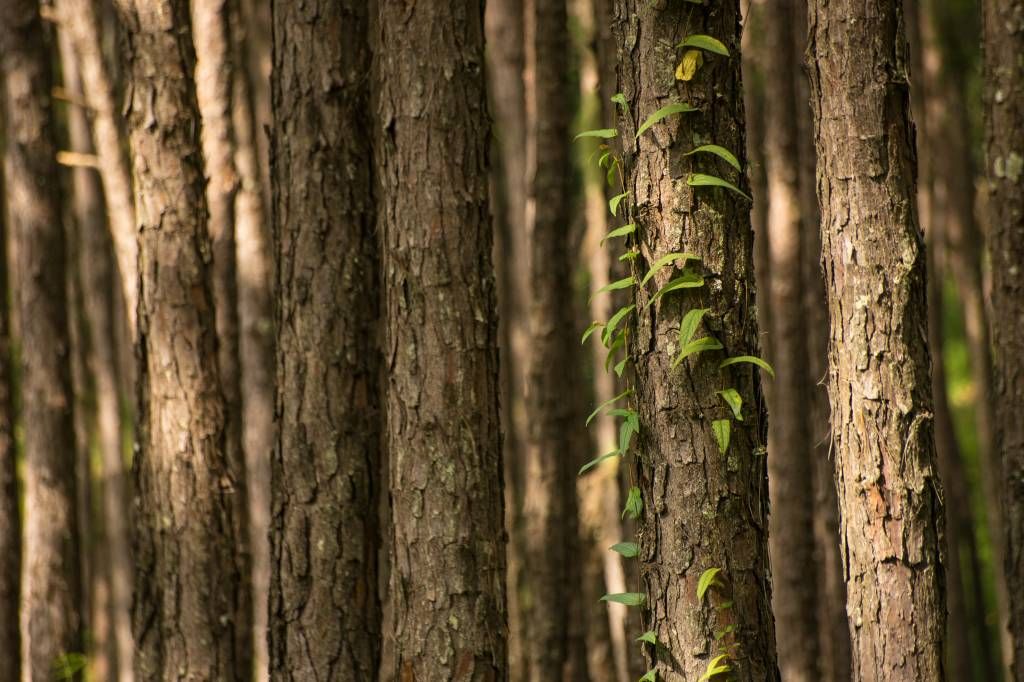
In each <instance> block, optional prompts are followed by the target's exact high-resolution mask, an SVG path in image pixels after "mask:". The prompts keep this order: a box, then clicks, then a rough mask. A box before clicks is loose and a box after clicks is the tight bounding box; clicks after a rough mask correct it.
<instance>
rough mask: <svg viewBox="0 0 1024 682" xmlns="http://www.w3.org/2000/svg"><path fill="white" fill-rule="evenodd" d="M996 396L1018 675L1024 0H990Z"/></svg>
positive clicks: (1022, 527) (988, 166) (1023, 552)
mask: <svg viewBox="0 0 1024 682" xmlns="http://www.w3.org/2000/svg"><path fill="white" fill-rule="evenodd" d="M982 17H983V29H982V33H983V36H982V45H983V46H984V53H985V56H984V74H985V176H986V177H987V179H988V183H987V190H988V204H989V212H990V220H989V224H990V225H991V228H990V233H989V254H990V256H991V263H992V348H993V349H994V357H993V363H994V372H993V374H994V381H993V396H994V403H995V406H996V410H995V412H996V414H995V429H994V430H995V442H996V450H995V451H996V452H997V453H998V455H997V461H1001V462H1002V481H1003V488H1002V498H1003V499H1002V503H1003V523H1004V526H1005V527H1004V529H1003V532H1004V541H1005V543H1006V544H1005V564H1004V565H1005V568H1006V582H1007V587H1008V591H1009V596H1010V604H1009V621H1010V633H1011V636H1012V638H1013V649H1014V651H1013V664H1012V671H1013V679H1015V680H1024V486H1022V485H1021V483H1020V481H1021V477H1022V475H1024V419H1021V409H1022V406H1024V323H1022V320H1024V307H1022V306H1024V267H1022V263H1024V184H1022V182H1024V68H1022V66H1021V62H1020V55H1021V54H1024V2H1021V0H984V1H983V2H982Z"/></svg>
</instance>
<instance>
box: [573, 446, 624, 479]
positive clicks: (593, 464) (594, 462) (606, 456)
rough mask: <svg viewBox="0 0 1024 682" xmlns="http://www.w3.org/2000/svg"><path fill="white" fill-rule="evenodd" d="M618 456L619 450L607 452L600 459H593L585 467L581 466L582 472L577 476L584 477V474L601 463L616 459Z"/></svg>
mask: <svg viewBox="0 0 1024 682" xmlns="http://www.w3.org/2000/svg"><path fill="white" fill-rule="evenodd" d="M618 454H619V451H618V450H612V451H611V452H606V453H604V454H603V455H601V456H600V457H598V458H596V459H592V460H590V461H589V462H587V463H586V464H584V465H583V466H581V467H580V470H579V471H578V472H577V473H576V475H577V476H582V475H583V474H585V473H587V472H588V471H590V470H591V469H593V468H594V467H596V466H597V465H598V464H600V463H601V462H603V461H605V460H606V459H609V458H611V457H615V456H617V455H618Z"/></svg>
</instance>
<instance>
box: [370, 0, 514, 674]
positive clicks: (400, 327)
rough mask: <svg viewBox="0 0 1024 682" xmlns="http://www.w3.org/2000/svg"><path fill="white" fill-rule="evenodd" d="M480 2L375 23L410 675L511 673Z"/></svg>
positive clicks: (406, 11) (403, 631)
mask: <svg viewBox="0 0 1024 682" xmlns="http://www.w3.org/2000/svg"><path fill="white" fill-rule="evenodd" d="M482 5H483V3H481V2H479V0H469V1H462V0H460V1H458V2H452V3H419V4H417V5H415V6H408V7H407V6H404V5H402V4H401V3H391V2H385V3H382V4H381V7H380V12H379V15H378V17H377V19H378V21H377V24H376V26H377V28H376V31H375V33H376V36H377V39H378V42H376V43H375V52H376V54H377V55H378V58H377V63H376V65H375V66H376V79H377V83H378V85H379V87H380V90H379V93H378V104H377V115H378V121H377V126H378V127H377V135H376V141H377V144H378V145H379V147H378V152H379V153H380V158H379V162H378V168H379V175H378V185H379V187H380V192H381V194H380V197H381V207H382V209H381V213H380V223H379V230H378V231H379V232H380V234H381V236H382V238H383V243H384V259H383V271H384V284H385V286H384V290H385V303H386V314H385V342H384V348H385V356H386V358H387V359H388V360H387V363H388V364H387V367H386V369H387V376H388V398H387V412H388V420H387V421H388V427H387V435H386V443H387V447H388V449H389V452H390V484H391V499H392V514H393V524H394V527H393V537H392V538H391V546H392V547H393V549H392V557H391V571H392V573H391V588H392V589H391V597H392V600H393V603H392V606H393V609H394V640H395V641H394V653H393V656H392V658H393V660H392V661H389V662H388V665H389V667H392V668H393V670H394V673H395V675H396V677H398V678H399V679H403V680H443V679H454V678H458V679H473V680H502V679H505V678H506V676H507V670H506V641H505V639H506V619H505V588H504V580H505V544H504V532H503V526H502V521H503V504H502V457H501V437H500V427H499V420H498V393H497V391H498V358H497V344H496V337H497V333H496V332H497V330H496V324H495V320H496V315H495V312H496V311H495V298H494V271H493V266H492V264H491V240H492V235H491V221H490V215H489V210H488V201H487V179H488V158H487V157H488V146H489V135H490V123H489V116H488V113H487V107H486V96H485V92H484V74H483V68H484V62H483V59H484V54H483V52H484V50H483V46H484V31H483V29H484V26H483V6H482ZM438 358H443V361H437V359H438Z"/></svg>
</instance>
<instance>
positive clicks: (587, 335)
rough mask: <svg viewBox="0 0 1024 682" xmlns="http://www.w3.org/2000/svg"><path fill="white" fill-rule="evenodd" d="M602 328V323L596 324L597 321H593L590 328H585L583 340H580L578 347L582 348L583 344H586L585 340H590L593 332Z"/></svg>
mask: <svg viewBox="0 0 1024 682" xmlns="http://www.w3.org/2000/svg"><path fill="white" fill-rule="evenodd" d="M603 326H604V322H598V321H597V320H594V321H593V322H591V323H590V326H589V327H587V329H586V331H584V332H583V338H582V339H580V345H581V346H582V345H583V344H585V343H586V342H587V339H589V338H590V335H591V334H593V333H594V332H596V331H597V330H598V329H600V328H601V327H603Z"/></svg>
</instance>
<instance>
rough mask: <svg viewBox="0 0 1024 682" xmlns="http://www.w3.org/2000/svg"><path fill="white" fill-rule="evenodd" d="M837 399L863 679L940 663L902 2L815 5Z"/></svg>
mask: <svg viewBox="0 0 1024 682" xmlns="http://www.w3.org/2000/svg"><path fill="white" fill-rule="evenodd" d="M810 26H811V28H812V31H813V35H812V37H811V52H812V58H813V59H814V62H813V63H812V67H811V89H812V97H811V102H812V105H813V107H814V116H815V138H816V143H817V148H818V158H819V161H820V163H819V167H818V198H819V201H820V204H821V210H822V218H821V232H822V243H823V257H822V260H823V263H824V267H825V280H826V282H827V285H828V294H829V315H830V318H831V320H832V323H831V341H830V346H829V360H830V362H829V401H830V404H831V407H832V436H833V439H834V444H835V452H836V485H837V490H838V493H839V503H840V508H841V537H842V539H841V545H840V546H841V547H842V548H843V550H842V551H843V561H844V566H845V573H846V576H847V589H848V597H847V615H848V617H849V623H850V636H851V642H852V651H853V656H852V658H853V679H855V680H880V679H893V678H898V679H903V680H936V679H942V677H943V637H944V630H945V594H944V585H943V568H942V563H941V554H942V543H943V536H942V526H943V520H942V515H943V504H942V493H941V486H940V483H939V479H938V472H937V470H936V458H935V445H934V441H933V437H932V412H931V408H932V400H931V378H930V374H929V366H930V358H929V356H928V343H927V338H926V330H927V315H926V311H927V307H926V300H925V259H924V249H923V244H922V240H921V234H920V231H919V229H918V225H917V216H916V212H915V209H914V196H915V193H914V173H915V158H914V144H913V129H912V124H911V122H910V112H909V102H908V92H907V66H906V50H907V47H906V39H905V36H904V34H903V27H902V16H901V12H900V9H899V7H898V4H896V3H890V2H882V1H880V0H872V1H871V2H867V3H865V2H862V1H854V0H839V1H835V0H833V1H832V2H829V3H827V4H826V3H825V2H823V1H822V0H815V1H814V2H812V3H811V5H810Z"/></svg>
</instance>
